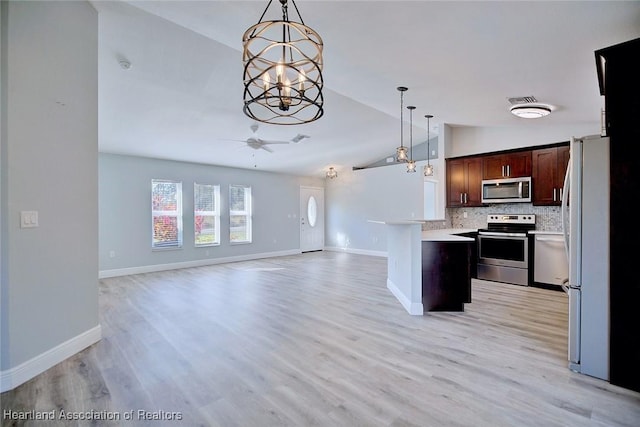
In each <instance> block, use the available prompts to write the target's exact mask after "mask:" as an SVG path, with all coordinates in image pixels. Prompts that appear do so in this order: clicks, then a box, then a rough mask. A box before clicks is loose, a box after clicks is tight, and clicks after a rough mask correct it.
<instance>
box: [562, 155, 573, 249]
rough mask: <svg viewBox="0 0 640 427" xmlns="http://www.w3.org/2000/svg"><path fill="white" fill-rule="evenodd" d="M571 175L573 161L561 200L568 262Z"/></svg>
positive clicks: (566, 176) (566, 174)
mask: <svg viewBox="0 0 640 427" xmlns="http://www.w3.org/2000/svg"><path fill="white" fill-rule="evenodd" d="M570 174H571V159H569V164H568V165H567V171H566V172H565V174H564V185H563V186H562V188H563V190H564V191H562V199H561V207H560V214H561V215H560V218H561V222H562V234H563V235H564V251H565V254H566V255H567V261H568V262H571V260H570V259H569V256H570V254H569V224H568V221H569V197H568V196H569V188H570V186H571V180H570V179H569V177H570Z"/></svg>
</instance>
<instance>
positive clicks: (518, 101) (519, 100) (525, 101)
mask: <svg viewBox="0 0 640 427" xmlns="http://www.w3.org/2000/svg"><path fill="white" fill-rule="evenodd" d="M509 102H510V103H511V105H518V104H531V103H533V102H538V100H537V99H536V97H535V96H533V95H532V96H520V97H518V98H509Z"/></svg>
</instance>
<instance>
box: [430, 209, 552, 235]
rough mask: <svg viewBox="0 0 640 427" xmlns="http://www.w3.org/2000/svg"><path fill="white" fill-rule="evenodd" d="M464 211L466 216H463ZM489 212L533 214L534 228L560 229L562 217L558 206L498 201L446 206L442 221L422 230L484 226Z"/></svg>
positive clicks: (543, 229) (432, 223) (544, 229)
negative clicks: (455, 206)
mask: <svg viewBox="0 0 640 427" xmlns="http://www.w3.org/2000/svg"><path fill="white" fill-rule="evenodd" d="M465 212H466V214H467V217H466V218H465V217H464V213H465ZM490 214H534V215H535V216H536V230H542V231H560V230H562V219H561V214H560V207H559V206H533V204H531V203H500V204H494V205H489V206H483V207H479V208H447V209H446V218H445V220H444V221H431V222H428V223H426V224H424V225H423V227H422V228H423V230H433V229H438V228H485V227H486V226H487V215H490Z"/></svg>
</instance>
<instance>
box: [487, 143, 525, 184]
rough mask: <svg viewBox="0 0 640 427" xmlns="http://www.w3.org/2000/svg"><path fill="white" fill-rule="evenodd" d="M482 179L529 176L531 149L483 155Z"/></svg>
mask: <svg viewBox="0 0 640 427" xmlns="http://www.w3.org/2000/svg"><path fill="white" fill-rule="evenodd" d="M482 175H483V179H499V178H519V177H523V176H531V151H530V150H526V151H517V152H511V153H501V154H494V155H491V156H486V157H484V160H483V174H482Z"/></svg>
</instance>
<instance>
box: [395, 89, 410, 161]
mask: <svg viewBox="0 0 640 427" xmlns="http://www.w3.org/2000/svg"><path fill="white" fill-rule="evenodd" d="M407 90H408V88H406V87H404V86H399V87H398V91H399V92H400V147H398V148H396V162H406V161H408V160H409V158H408V157H407V148H406V147H405V146H404V137H403V133H402V129H403V127H404V121H403V119H402V113H403V107H402V101H403V99H404V98H403V97H404V93H405V92H406V91H407Z"/></svg>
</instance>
